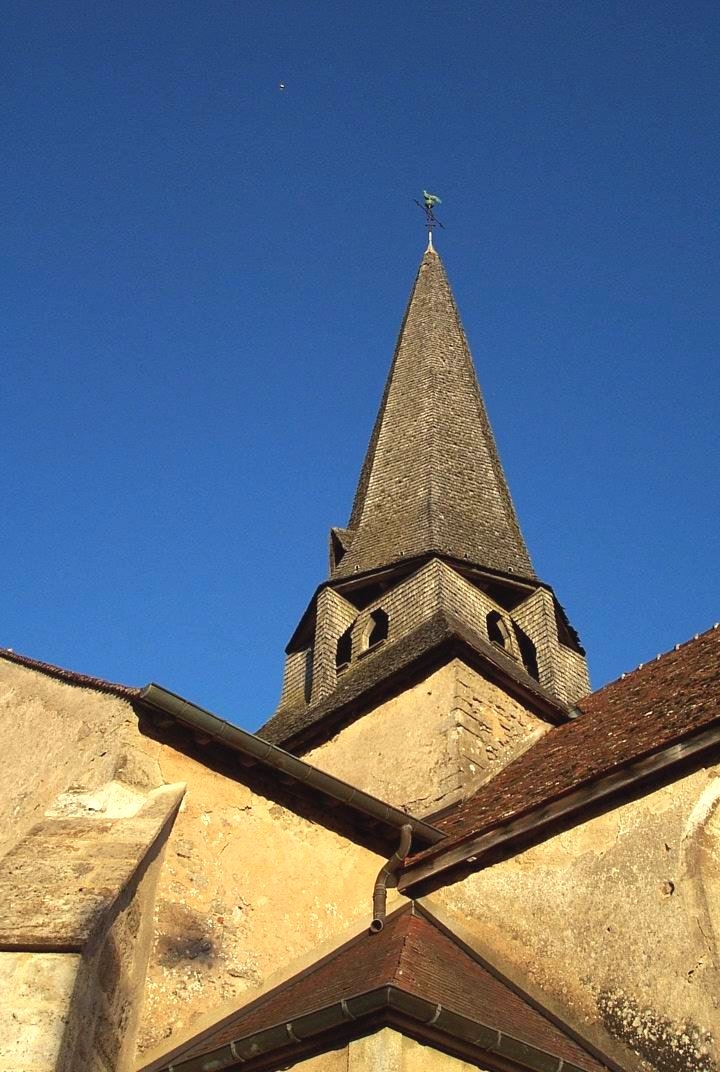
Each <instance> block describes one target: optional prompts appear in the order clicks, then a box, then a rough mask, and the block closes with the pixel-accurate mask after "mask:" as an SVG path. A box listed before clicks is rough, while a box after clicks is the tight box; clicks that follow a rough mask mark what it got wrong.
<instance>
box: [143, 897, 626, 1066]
mask: <svg viewBox="0 0 720 1072" xmlns="http://www.w3.org/2000/svg"><path fill="white" fill-rule="evenodd" d="M389 986H390V987H394V988H397V989H399V990H403V991H405V992H406V993H409V994H412V995H414V996H415V997H419V998H421V999H424V1000H425V1001H429V1002H431V1003H432V1004H433V1005H436V1006H437V1005H441V1006H442V1007H443V1008H447V1009H448V1010H449V1011H451V1012H454V1013H456V1014H458V1015H459V1016H463V1017H466V1018H468V1019H470V1020H474V1021H479V1022H480V1023H482V1024H485V1025H486V1026H488V1027H491V1028H492V1029H493V1030H497V1031H500V1032H501V1033H502V1034H503V1035H509V1036H511V1037H512V1038H515V1039H518V1040H520V1041H522V1042H525V1043H527V1044H528V1045H530V1046H533V1047H536V1048H537V1049H539V1050H542V1051H544V1052H546V1053H551V1054H553V1055H554V1056H556V1057H558V1058H562V1059H563V1060H564V1061H567V1062H571V1063H572V1064H574V1065H576V1066H578V1067H579V1068H582V1069H586V1070H587V1072H602V1070H604V1069H605V1065H603V1064H601V1063H600V1062H599V1061H598V1060H597V1059H596V1058H595V1057H593V1056H591V1055H590V1054H589V1053H587V1051H586V1050H585V1049H584V1048H583V1047H582V1046H580V1045H579V1044H578V1043H577V1042H575V1040H574V1039H573V1038H572V1037H571V1036H570V1035H569V1034H567V1033H566V1031H564V1030H563V1029H562V1028H561V1027H559V1026H556V1024H555V1023H553V1022H552V1021H551V1020H550V1019H549V1018H548V1017H547V1016H545V1015H543V1013H541V1012H539V1011H538V1010H537V1009H536V1008H535V1007H534V1006H533V1005H532V1004H530V1002H529V1001H528V1000H526V999H525V998H523V997H521V996H520V995H518V994H517V993H515V992H514V991H513V990H512V989H510V987H509V986H508V985H507V984H506V983H504V982H503V981H502V980H501V979H499V978H498V977H497V976H496V975H494V974H493V973H492V972H491V971H489V970H488V969H487V968H486V967H484V966H483V965H482V964H480V963H479V962H478V961H477V960H476V959H475V958H474V957H473V956H471V954H470V953H469V952H468V951H466V949H465V948H464V947H463V946H461V945H460V944H458V943H457V942H456V941H454V940H453V938H452V937H451V936H450V935H449V934H448V933H446V932H445V931H444V930H442V929H441V928H440V927H439V926H438V925H437V924H435V922H434V921H432V920H431V919H429V918H427V917H426V915H425V914H424V913H423V912H422V910H418V909H417V908H415V906H414V905H408V906H407V907H406V908H402V909H400V910H399V911H398V912H396V913H395V914H394V915H392V916H390V917H389V918H388V920H387V922H386V925H385V928H384V929H383V930H382V931H381V932H380V933H379V934H370V933H368V932H367V931H366V932H364V933H363V934H361V935H359V936H358V937H357V938H354V939H353V940H352V941H350V942H348V943H346V944H345V945H344V946H341V947H340V948H339V949H337V950H336V951H335V952H333V953H331V954H330V956H328V957H326V958H325V959H323V960H321V961H319V962H318V963H317V964H316V965H315V966H313V967H312V968H309V969H306V970H305V971H303V972H301V973H300V974H298V975H296V976H294V977H293V978H291V979H289V980H287V981H286V982H284V983H282V984H281V985H280V986H278V987H276V988H275V989H274V990H271V991H270V992H269V993H267V994H265V995H263V996H262V997H260V998H258V999H257V1000H256V1001H253V1002H251V1003H250V1004H249V1005H247V1006H246V1007H245V1008H241V1009H239V1010H238V1011H237V1012H236V1013H234V1014H232V1015H230V1016H229V1017H227V1018H226V1019H224V1020H223V1021H221V1022H220V1023H218V1024H217V1025H215V1026H214V1027H211V1028H209V1029H207V1030H206V1031H204V1032H202V1034H200V1035H198V1036H196V1038H194V1039H191V1040H190V1041H189V1042H187V1043H185V1044H184V1045H182V1046H179V1047H178V1048H177V1049H176V1050H174V1051H173V1052H172V1053H169V1054H167V1055H166V1056H165V1057H164V1058H162V1059H161V1061H158V1062H155V1063H154V1064H152V1065H150V1066H148V1068H147V1069H146V1070H145V1072H153V1070H154V1072H161V1070H162V1069H166V1068H167V1067H168V1065H169V1064H172V1066H173V1067H174V1068H179V1069H182V1062H184V1061H188V1060H190V1059H191V1058H194V1057H200V1056H202V1055H205V1054H209V1053H212V1052H213V1051H215V1050H217V1049H219V1048H221V1047H223V1046H228V1045H229V1044H230V1043H231V1042H238V1041H239V1040H240V1039H243V1038H246V1037H247V1036H250V1035H253V1034H254V1033H256V1032H259V1031H263V1030H265V1029H267V1028H270V1027H273V1026H275V1025H283V1024H286V1023H289V1022H291V1021H295V1020H297V1019H299V1018H300V1017H301V1016H303V1015H305V1014H307V1013H311V1012H315V1011H317V1010H319V1009H323V1008H328V1007H330V1006H332V1005H334V1004H336V1003H338V1002H341V1001H342V1000H343V999H346V1000H349V999H350V998H352V997H355V996H357V995H359V994H363V993H368V992H371V991H374V990H377V989H379V988H383V987H389ZM291 1037H292V1036H291Z"/></svg>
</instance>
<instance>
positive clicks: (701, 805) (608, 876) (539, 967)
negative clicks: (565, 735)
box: [431, 767, 720, 1072]
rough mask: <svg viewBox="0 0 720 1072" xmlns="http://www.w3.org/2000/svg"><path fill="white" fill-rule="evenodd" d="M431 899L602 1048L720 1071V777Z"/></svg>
mask: <svg viewBox="0 0 720 1072" xmlns="http://www.w3.org/2000/svg"><path fill="white" fill-rule="evenodd" d="M431 900H432V901H433V902H436V901H437V902H439V903H441V904H442V905H443V906H444V908H445V910H446V911H447V913H448V916H449V919H450V920H451V921H453V922H454V923H455V924H456V925H457V926H458V927H460V928H463V927H464V928H466V929H468V930H469V931H470V932H471V933H472V934H473V935H474V937H475V939H476V940H477V941H478V943H479V948H481V949H482V948H484V949H486V950H487V951H488V954H489V955H490V957H491V959H492V960H494V962H495V963H499V966H500V967H502V968H503V969H504V970H506V971H507V973H508V974H509V975H510V977H511V978H515V979H516V980H517V981H518V982H519V983H520V984H521V985H522V986H525V987H527V986H530V987H531V988H532V987H537V988H538V992H539V994H541V995H542V1000H543V1001H547V1000H548V999H549V998H550V999H552V1000H554V1001H556V1002H557V1003H558V1007H559V1008H560V1009H561V1010H562V1011H563V1012H564V1014H565V1015H566V1016H567V1017H568V1022H570V1023H571V1024H572V1023H573V1022H575V1023H576V1024H578V1026H581V1025H582V1027H583V1029H587V1030H588V1031H589V1032H590V1033H591V1034H590V1038H591V1040H592V1038H593V1035H594V1038H595V1040H596V1042H597V1044H598V1045H600V1046H601V1047H602V1046H604V1044H605V1042H606V1041H607V1040H608V1039H609V1040H610V1041H611V1042H612V1040H615V1041H616V1042H617V1043H619V1044H623V1045H625V1046H628V1047H630V1049H631V1050H633V1051H634V1052H635V1054H636V1057H635V1059H634V1060H635V1064H633V1065H630V1064H628V1065H627V1067H628V1068H633V1069H634V1068H637V1069H652V1070H653V1072H717V1070H718V1068H720V1052H719V1050H718V1039H720V967H719V962H720V909H718V905H719V904H720V768H717V767H716V768H714V769H712V770H710V771H704V770H703V771H700V772H698V773H695V774H692V775H688V776H687V777H685V778H684V779H682V780H681V781H679V782H677V783H675V784H674V785H671V786H668V787H666V788H661V789H658V790H656V791H655V792H652V793H649V794H648V795H646V796H644V797H641V798H640V799H638V800H635V801H633V802H630V803H627V804H625V805H623V806H622V807H618V808H616V809H615V810H613V811H609V812H607V813H606V814H604V815H601V816H598V817H596V818H593V819H590V820H588V821H587V822H585V823H583V824H581V825H578V826H576V827H574V828H572V829H570V830H567V831H566V832H564V833H561V834H558V835H557V836H556V837H553V838H551V839H549V840H548V841H547V842H545V843H544V844H540V845H538V846H536V847H533V848H530V849H528V850H527V851H525V852H523V853H521V854H520V855H518V856H517V857H515V858H513V859H509V860H506V861H504V862H502V863H498V864H495V865H494V866H492V867H488V868H487V869H485V870H483V871H480V872H478V873H476V874H473V875H472V876H470V877H468V878H466V879H465V880H463V881H462V882H458V883H456V884H455V885H452V886H449V887H447V888H446V889H444V890H442V891H438V892H437V893H435V894H433V896H432V898H431ZM624 1067H625V1066H624Z"/></svg>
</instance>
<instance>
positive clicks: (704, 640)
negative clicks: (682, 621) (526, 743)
mask: <svg viewBox="0 0 720 1072" xmlns="http://www.w3.org/2000/svg"><path fill="white" fill-rule="evenodd" d="M578 706H579V708H580V710H581V712H582V714H581V716H580V717H579V718H577V719H575V720H574V721H573V722H569V723H565V724H564V725H560V726H556V727H553V728H552V729H550V730H549V731H548V732H547V733H546V734H545V736H544V737H541V738H540V740H539V741H538V742H537V743H536V744H535V745H533V747H532V748H530V749H528V751H527V752H524V753H523V754H522V755H521V756H519V757H518V758H517V759H516V760H514V761H513V762H512V763H510V764H508V766H507V767H505V768H504V770H502V771H500V773H499V774H498V775H497V776H496V777H495V778H493V779H492V781H490V782H487V783H486V784H485V785H483V786H482V787H481V788H480V789H479V790H478V791H477V793H475V794H474V795H473V796H472V797H470V798H468V800H466V801H464V802H463V803H461V804H458V805H457V806H456V807H455V808H453V810H452V811H451V812H449V813H448V814H446V815H445V816H443V817H442V818H437V819H436V820H433V824H434V825H435V826H436V827H437V828H438V829H439V830H442V831H443V832H444V833H445V834H447V839H446V840H445V841H442V842H440V843H439V844H438V847H437V850H429V851H428V852H426V853H424V854H423V855H424V856H427V855H430V854H431V853H432V854H433V855H437V854H438V853H442V852H443V851H445V850H446V849H448V848H450V847H451V846H453V845H456V844H457V842H458V841H461V840H462V839H463V838H465V837H470V836H477V835H479V834H482V833H486V832H487V831H489V830H491V829H493V828H495V827H497V826H500V825H501V824H503V823H506V822H508V821H509V820H510V819H511V818H515V817H518V816H519V815H521V814H523V813H527V812H530V811H532V810H533V809H534V808H537V807H540V806H542V805H545V804H547V803H548V802H550V801H551V800H555V799H557V798H559V797H561V796H562V795H564V794H567V793H569V792H571V791H572V790H575V789H577V788H579V787H580V786H581V785H584V784H587V783H590V782H592V781H593V780H594V779H597V778H599V777H602V776H603V775H605V774H608V773H610V772H612V771H614V770H617V769H618V768H621V767H622V766H624V765H627V764H629V763H631V762H633V761H635V760H637V759H640V758H641V757H643V756H646V755H649V754H651V753H653V752H658V751H661V750H662V749H663V748H666V747H667V746H668V745H671V744H674V743H675V742H677V741H679V740H681V739H682V738H684V737H688V736H690V735H691V734H693V733H694V732H696V731H698V730H700V729H703V728H705V727H707V726H708V725H709V724H711V723H713V722H715V721H716V720H718V719H720V629H719V628H717V627H715V628H714V629H710V630H709V631H708V632H706V633H703V634H702V635H701V636H699V637H696V638H695V639H693V640H690V641H688V642H687V643H685V644H682V645H678V646H677V647H676V648H675V649H674V650H673V651H670V652H668V653H666V654H665V655H662V656H659V657H658V658H657V659H655V660H653V661H652V662H651V663H646V664H645V665H643V666H640V667H638V669H637V670H634V671H633V672H632V673H630V674H627V675H624V676H623V677H621V678H619V679H618V680H617V681H614V682H612V683H611V684H609V685H606V686H605V687H604V688H602V689H599V690H598V691H597V692H594V693H592V694H591V695H590V696H587V697H586V698H585V699H583V700H581V701H580V702H579V705H578Z"/></svg>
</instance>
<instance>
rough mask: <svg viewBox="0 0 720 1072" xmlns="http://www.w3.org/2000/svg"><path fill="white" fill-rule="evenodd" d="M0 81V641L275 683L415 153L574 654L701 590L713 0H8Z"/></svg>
mask: <svg viewBox="0 0 720 1072" xmlns="http://www.w3.org/2000/svg"><path fill="white" fill-rule="evenodd" d="M280 81H283V82H284V83H285V86H286V88H285V90H284V91H281V90H280V89H279V83H280ZM0 84H1V86H2V97H1V99H2V104H1V107H2V145H3V158H4V159H3V164H2V169H1V170H0V207H1V210H2V218H3V239H2V250H3V253H2V260H1V264H0V302H1V303H2V315H1V316H0V360H1V363H2V376H1V378H0V440H1V442H0V450H1V453H0V459H1V460H0V466H1V468H2V512H1V514H0V563H1V565H0V592H1V594H2V603H1V607H2V614H1V616H0V645H3V646H6V647H11V648H13V649H14V650H16V651H18V652H21V653H23V654H26V655H30V656H32V657H34V658H37V659H41V660H46V661H49V662H55V663H58V664H60V665H62V666H65V667H69V668H72V669H75V670H80V671H83V672H85V673H89V674H93V675H97V676H102V677H106V678H109V679H111V680H115V681H122V682H126V683H129V684H145V683H147V682H148V681H150V680H154V681H157V682H159V683H161V684H163V685H164V686H166V687H167V688H170V689H172V690H173V691H175V692H178V693H180V694H181V695H183V696H185V697H187V698H188V699H191V700H194V701H196V702H197V703H199V704H201V705H202V706H205V707H208V708H210V709H211V710H214V711H216V712H217V713H218V714H220V715H221V716H222V717H225V718H228V719H230V720H232V721H237V722H238V723H240V724H241V725H244V726H246V727H248V728H251V729H253V728H255V727H257V726H258V725H259V724H260V723H261V722H262V721H263V720H264V719H265V718H266V717H267V716H268V715H269V714H270V713H271V712H272V710H273V708H274V707H275V705H276V702H277V698H278V696H279V688H280V679H281V669H282V658H283V649H284V646H285V643H286V642H287V640H288V639H289V637H290V635H291V633H292V631H293V629H294V627H295V625H296V624H297V621H298V619H299V617H300V615H301V613H302V611H303V610H304V608H305V606H306V604H307V602H308V601H309V599H310V597H311V595H312V593H313V591H314V589H315V588H316V586H317V585H318V584H319V583H320V582H321V581H322V580H324V579H325V577H326V575H327V532H328V528H329V526H330V525H336V524H337V525H342V524H344V523H345V522H346V520H347V518H348V515H349V510H350V506H351V502H352V496H353V492H354V488H355V484H356V481H357V477H358V473H359V469H360V465H361V462H362V457H363V455H364V452H365V448H366V445H367V441H368V438H369V435H370V431H371V427H372V423H373V420H374V416H375V413H376V410H377V407H378V403H379V399H380V395H381V392H382V387H383V383H384V380H385V376H386V374H387V370H388V367H389V364H390V360H391V357H392V351H393V347H394V343H395V339H396V335H397V332H398V329H399V326H400V321H401V318H402V313H403V309H404V306H405V303H406V301H407V297H408V294H409V291H410V287H411V285H412V281H413V278H414V275H415V272H416V270H417V265H418V263H419V260H420V257H421V256H422V253H423V250H424V247H425V234H424V230H423V222H422V215H421V213H420V210H419V209H418V208H416V206H415V205H414V204H413V198H415V197H418V196H419V195H420V193H421V191H422V189H423V187H426V188H427V189H429V190H432V191H433V192H436V193H438V194H439V195H440V196H441V197H442V199H443V204H442V208H441V209H440V210H438V215H439V217H440V218H441V219H442V220H443V222H444V223H445V228H446V229H445V230H444V231H442V232H439V234H438V236H437V242H436V245H437V247H438V249H439V251H440V253H441V255H442V257H443V260H444V263H445V266H446V269H447V271H448V275H449V277H450V280H451V283H452V285H453V288H454V291H455V296H456V299H457V301H458V304H459V307H460V311H461V315H462V318H463V321H464V325H465V329H466V332H467V334H468V338H469V341H470V346H471V349H472V351H473V355H474V359H475V364H476V367H477V369H478V373H479V378H480V382H481V385H482V388H483V392H484V394H485V397H486V402H487V406H488V410H489V413H490V419H491V421H492V424H493V427H494V430H495V434H496V438H497V441H498V445H499V449H500V453H501V457H502V460H503V463H504V466H505V469H506V473H507V476H508V480H509V483H510V487H511V490H512V493H513V496H514V499H515V504H516V507H517V510H518V514H519V517H520V522H521V525H522V527H523V530H524V533H525V537H526V540H527V543H528V545H529V548H530V551H531V555H532V557H533V561H534V564H535V567H536V570H537V572H538V574H539V575H540V577H542V578H543V579H544V580H545V581H547V582H548V583H550V584H552V585H553V586H554V588H555V590H556V592H557V594H558V597H559V599H560V601H561V602H562V603H563V604H564V605H565V607H566V608H567V610H568V613H569V615H570V618H571V620H572V622H573V623H574V624H575V626H576V627H577V629H578V631H579V632H580V635H581V638H582V640H583V642H584V644H585V646H586V648H587V650H588V656H589V662H590V669H591V675H592V680H593V684H594V685H595V686H596V687H597V686H599V685H602V684H603V683H604V682H606V681H608V680H610V679H613V678H615V677H617V676H619V675H620V674H621V673H622V672H623V671H628V670H630V669H632V668H633V667H634V666H636V665H637V664H638V663H640V662H642V661H646V660H648V659H649V658H653V657H654V656H655V655H656V654H657V653H658V652H660V651H665V650H667V649H668V648H670V647H672V646H673V645H674V644H675V643H677V642H679V641H684V640H686V639H687V638H688V637H690V636H691V635H692V634H694V633H696V632H700V631H703V630H705V629H707V628H708V627H709V626H711V625H712V624H713V623H714V622H715V621H716V620H717V619H718V618H720V598H719V597H720V583H719V575H718V525H717V503H718V497H719V493H720V464H719V457H720V452H719V451H718V442H717V440H718V410H719V401H720V372H719V364H720V362H719V353H720V312H719V310H720V301H719V298H720V256H719V252H720V244H719V239H720V225H719V223H718V220H719V218H720V207H719V206H720V188H719V187H720V179H719V176H720V10H719V9H718V7H717V2H716V0H711V2H707V3H705V2H701V0H683V2H682V3H680V2H679V0H678V2H675V3H665V2H663V0H652V2H647V3H646V2H642V0H623V2H622V3H617V4H615V3H612V2H610V0H608V2H602V0H598V2H583V0H571V2H570V0H569V2H562V3H555V2H552V0H542V2H537V3H535V2H532V3H531V2H527V0H497V2H489V0H473V2H455V3H446V4H439V3H438V2H437V0H433V2H432V3H429V2H425V0H413V2H412V3H409V2H398V3H393V2H388V0H384V2H382V3H378V2H374V0H365V2H364V3H362V4H350V3H345V4H337V3H330V2H316V3H312V2H307V3H299V2H293V3H288V2H275V0H263V2H244V0H236V2H230V0H222V2H213V0H209V2H207V3H198V2H189V0H173V2H172V3H169V2H163V0H153V2H152V3H150V4H148V3H146V2H145V0H143V2H142V3H139V2H136V0H123V2H122V3H117V2H115V0H114V2H113V3H109V2H106V0H92V3H91V2H89V0H54V2H38V3H32V4H31V3H27V2H25V0H23V2H14V0H6V3H5V4H4V5H3V33H2V40H1V41H0Z"/></svg>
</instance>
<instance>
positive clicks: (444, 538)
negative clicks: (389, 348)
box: [333, 250, 534, 578]
mask: <svg viewBox="0 0 720 1072" xmlns="http://www.w3.org/2000/svg"><path fill="white" fill-rule="evenodd" d="M337 538H338V539H339V540H340V542H341V543H342V545H343V547H344V548H346V553H345V554H344V555H343V556H342V558H341V560H340V562H339V563H338V565H337V566H336V568H335V569H334V571H333V577H334V578H338V577H347V576H352V575H353V574H354V573H357V572H363V571H365V570H369V569H376V568H378V567H380V566H385V565H389V564H390V563H393V562H397V561H399V560H401V559H405V558H411V557H413V556H415V555H419V554H423V553H424V552H426V551H435V552H438V553H440V554H447V555H451V556H454V557H455V558H459V559H461V560H466V561H469V562H473V563H475V564H477V565H480V566H486V567H488V568H490V569H497V570H501V571H504V572H509V573H512V574H515V575H516V576H522V577H527V578H531V577H533V576H534V574H533V570H532V566H531V564H530V558H529V556H528V552H527V549H526V547H525V543H524V540H523V537H522V534H521V532H520V528H519V525H518V522H517V517H516V515H515V509H514V507H513V504H512V500H511V498H510V492H509V490H508V486H507V482H506V480H505V476H504V473H503V470H502V466H501V464H500V460H499V458H498V453H497V449H496V446H495V441H494V439H493V434H492V429H491V427H490V422H489V421H488V417H487V413H486V411H485V405H484V402H483V399H482V396H481V394H480V389H479V387H478V383H477V378H476V376H475V369H474V368H473V363H472V357H471V356H470V351H469V349H468V344H467V340H466V338H465V333H464V331H463V328H462V324H461V323H460V317H459V314H458V311H457V308H456V306H455V302H454V300H453V296H452V292H451V290H450V285H449V283H448V280H447V276H446V275H445V270H444V268H443V265H442V262H441V260H440V258H439V257H438V255H437V253H436V252H435V251H434V250H428V251H427V252H426V253H425V256H424V257H423V259H422V262H421V264H420V269H419V271H418V274H417V278H416V280H415V284H414V286H413V290H412V294H411V296H410V301H409V304H408V307H407V310H406V312H405V317H404V320H403V323H402V327H401V329H400V336H399V338H398V342H397V346H396V349H395V355H394V358H393V363H392V367H391V370H390V375H389V377H388V381H387V384H386V387H385V393H384V395H383V399H382V402H381V405H380V411H379V413H378V417H377V421H376V424H375V428H374V430H373V433H372V438H371V440H370V445H369V447H368V451H367V455H366V457H365V462H364V464H363V468H362V472H361V475H360V481H359V485H358V489H357V492H356V496H355V502H354V504H353V509H352V514H351V517H350V521H349V523H348V527H347V529H343V530H338V532H337Z"/></svg>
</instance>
